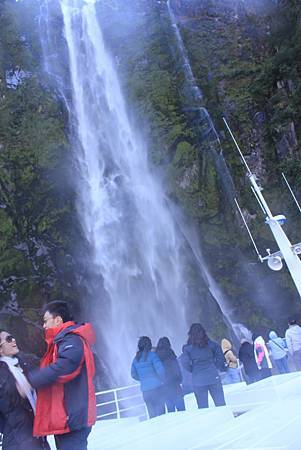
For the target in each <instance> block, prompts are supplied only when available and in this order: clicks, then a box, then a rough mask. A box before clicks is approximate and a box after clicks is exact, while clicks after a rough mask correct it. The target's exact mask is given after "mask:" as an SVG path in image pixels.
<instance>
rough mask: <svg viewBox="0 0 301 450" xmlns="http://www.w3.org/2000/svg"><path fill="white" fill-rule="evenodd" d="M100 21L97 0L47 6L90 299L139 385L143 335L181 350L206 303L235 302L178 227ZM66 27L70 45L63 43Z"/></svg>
mask: <svg viewBox="0 0 301 450" xmlns="http://www.w3.org/2000/svg"><path fill="white" fill-rule="evenodd" d="M53 10H54V11H55V12H54V13H53ZM51 14H54V15H55V17H56V18H55V21H54V22H51ZM100 22H101V21H100V19H99V17H98V15H97V5H96V4H95V1H93V0H90V1H88V0H86V1H83V0H57V1H53V0H52V1H50V0H45V2H44V7H43V8H42V9H41V26H42V28H44V29H45V28H47V30H46V31H45V33H44V34H43V36H44V42H43V47H44V53H45V59H46V60H47V64H45V69H46V70H47V71H48V73H49V75H50V77H51V78H52V80H53V83H54V85H55V88H56V90H57V91H58V92H59V94H60V95H61V98H62V99H63V101H64V102H65V104H66V107H67V111H68V114H69V128H70V142H71V144H72V157H73V166H74V184H75V186H76V189H77V212H78V217H79V220H80V223H81V227H82V231H83V235H84V237H85V239H86V243H87V245H86V247H85V249H86V253H85V254H84V255H81V256H82V259H83V260H84V261H85V265H86V267H87V276H86V279H84V280H82V281H81V283H82V285H84V286H85V296H84V298H83V302H84V303H85V306H86V310H87V311H89V314H90V316H92V318H93V322H94V324H96V326H97V329H98V332H99V334H98V336H99V340H100V341H101V343H102V344H101V350H102V352H103V353H101V355H100V356H101V357H102V358H103V359H104V360H105V361H106V365H107V366H108V368H109V371H110V374H111V382H112V383H114V384H120V383H125V382H128V381H129V371H130V363H131V360H132V358H133V355H134V353H135V351H136V344H137V340H138V338H139V336H142V335H149V336H150V337H151V338H152V340H153V344H154V345H155V344H156V341H157V339H158V338H159V337H161V336H168V337H169V338H170V339H171V342H172V345H173V347H174V348H175V351H176V352H177V353H179V352H180V350H181V347H182V345H183V343H184V342H185V341H186V336H187V334H186V333H187V329H188V326H189V325H190V323H191V322H192V321H198V320H202V321H203V322H204V324H205V325H206V324H208V323H210V320H211V318H210V317H202V316H200V310H201V305H205V306H204V311H206V314H207V315H208V314H212V317H214V318H215V321H216V320H217V319H216V317H217V315H219V317H220V320H221V322H223V321H224V317H223V314H222V313H221V309H222V311H223V312H225V308H224V309H223V308H221V309H220V307H221V302H220V299H219V300H218V304H219V306H218V304H217V302H216V299H215V298H214V292H213V290H214V289H213V288H212V286H213V282H212V280H211V281H210V280H209V283H208V279H209V278H208V273H207V271H206V270H205V269H204V267H203V261H202V260H201V259H200V258H199V257H197V256H196V251H195V250H194V249H193V248H192V246H193V245H197V244H195V242H193V243H192V242H190V241H189V239H187V236H186V235H185V232H184V231H183V229H182V228H181V226H180V224H179V223H177V220H176V218H175V217H174V214H173V208H171V206H170V202H169V200H168V199H167V198H166V197H165V195H164V190H163V187H162V185H161V182H160V180H159V179H158V177H157V176H156V175H155V174H154V173H153V172H152V171H151V168H150V167H149V164H148V160H147V148H146V145H145V142H144V141H143V139H142V136H141V135H140V132H139V130H138V129H137V127H136V126H135V124H133V122H132V121H131V120H130V119H129V115H128V112H127V108H126V105H125V101H124V97H123V94H122V92H121V87H120V82H119V80H118V75H117V72H116V69H115V66H114V62H113V59H112V57H111V56H110V55H109V53H108V51H107V50H106V47H105V43H104V38H103V34H102V29H101V23H100ZM58 24H59V25H60V26H61V27H62V29H63V35H64V42H65V44H64V45H65V47H66V49H61V48H60V49H59V48H58V47H59V46H62V45H63V44H62V42H61V41H60V39H61V31H60V30H59V27H58ZM62 55H63V56H62ZM190 76H193V74H192V72H191V74H190ZM198 95H199V96H200V97H201V92H200V91H199V94H198ZM191 273H193V275H192V278H193V281H191V279H190V277H191ZM210 283H211V285H210ZM200 286H202V287H201V288H200ZM205 291H206V292H207V294H206V295H205V298H202V299H200V294H201V293H202V292H203V293H204V292H205ZM215 323H216V322H215ZM226 323H228V320H227V317H226Z"/></svg>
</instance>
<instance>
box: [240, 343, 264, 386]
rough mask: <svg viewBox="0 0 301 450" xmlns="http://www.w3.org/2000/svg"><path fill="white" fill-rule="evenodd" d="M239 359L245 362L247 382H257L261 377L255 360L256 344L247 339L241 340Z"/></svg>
mask: <svg viewBox="0 0 301 450" xmlns="http://www.w3.org/2000/svg"><path fill="white" fill-rule="evenodd" d="M238 359H239V360H240V361H241V362H242V363H243V366H244V371H245V375H246V382H247V384H252V383H255V382H256V381H259V380H260V379H261V377H260V372H259V370H258V367H257V364H256V360H255V355H254V345H253V344H251V343H250V342H248V341H247V340H246V339H242V340H241V345H240V348H239V352H238Z"/></svg>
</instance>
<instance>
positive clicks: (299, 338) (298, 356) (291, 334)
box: [285, 317, 301, 370]
mask: <svg viewBox="0 0 301 450" xmlns="http://www.w3.org/2000/svg"><path fill="white" fill-rule="evenodd" d="M288 326H289V327H288V329H287V330H286V332H285V340H286V345H287V348H288V351H289V353H290V355H291V356H292V358H293V360H294V363H295V366H296V369H297V370H301V327H300V326H299V325H298V324H297V320H296V319H295V318H294V317H290V318H289V319H288Z"/></svg>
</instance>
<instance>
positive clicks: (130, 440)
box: [53, 373, 301, 450]
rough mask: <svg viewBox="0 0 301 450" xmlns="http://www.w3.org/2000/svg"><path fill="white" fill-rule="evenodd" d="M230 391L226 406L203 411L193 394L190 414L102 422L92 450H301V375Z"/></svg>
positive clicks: (189, 398) (91, 441)
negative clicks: (141, 419)
mask: <svg viewBox="0 0 301 450" xmlns="http://www.w3.org/2000/svg"><path fill="white" fill-rule="evenodd" d="M224 388H225V395H226V402H227V406H225V407H221V408H215V407H210V408H209V409H206V410H198V409H197V407H196V403H195V399H194V396H193V395H191V394H190V395H188V396H186V397H185V401H186V407H187V411H184V412H179V413H172V414H166V415H164V416H160V417H156V418H154V419H152V420H148V421H144V422H139V421H138V419H135V418H131V419H120V420H106V421H104V420H103V421H99V422H98V423H97V424H96V425H95V427H94V428H93V430H92V433H91V435H90V437H89V447H88V448H89V450H197V449H199V450H213V449H214V450H221V449H223V450H238V449H239V450H251V449H252V450H253V449H256V450H271V449H275V450H276V449H277V450H280V449H281V450H284V449H287V450H301V373H291V374H288V375H277V376H273V377H271V378H268V379H265V380H262V381H260V382H258V383H255V384H252V385H250V386H246V385H245V384H244V383H239V384H236V385H230V386H225V387H224ZM237 414H239V416H238V417H235V416H236V415H237ZM53 448H55V447H53Z"/></svg>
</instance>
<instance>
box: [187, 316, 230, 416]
mask: <svg viewBox="0 0 301 450" xmlns="http://www.w3.org/2000/svg"><path fill="white" fill-rule="evenodd" d="M188 337H189V338H188V343H187V345H185V346H184V347H183V354H182V358H181V363H182V365H183V366H184V368H185V369H186V370H188V371H189V372H191V373H192V385H193V391H194V395H195V397H196V401H197V404H198V407H199V408H208V406H209V405H208V393H210V395H211V397H212V399H213V401H214V404H215V406H224V405H225V404H226V402H225V397H224V391H223V386H222V383H221V380H220V377H219V373H218V370H221V371H222V370H225V365H226V361H225V358H224V355H223V352H222V349H221V347H220V346H219V345H218V344H217V343H216V342H213V341H210V340H209V338H208V337H207V335H206V331H205V329H204V328H203V326H202V325H201V324H200V323H194V324H192V325H191V327H190V330H189V332H188Z"/></svg>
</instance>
